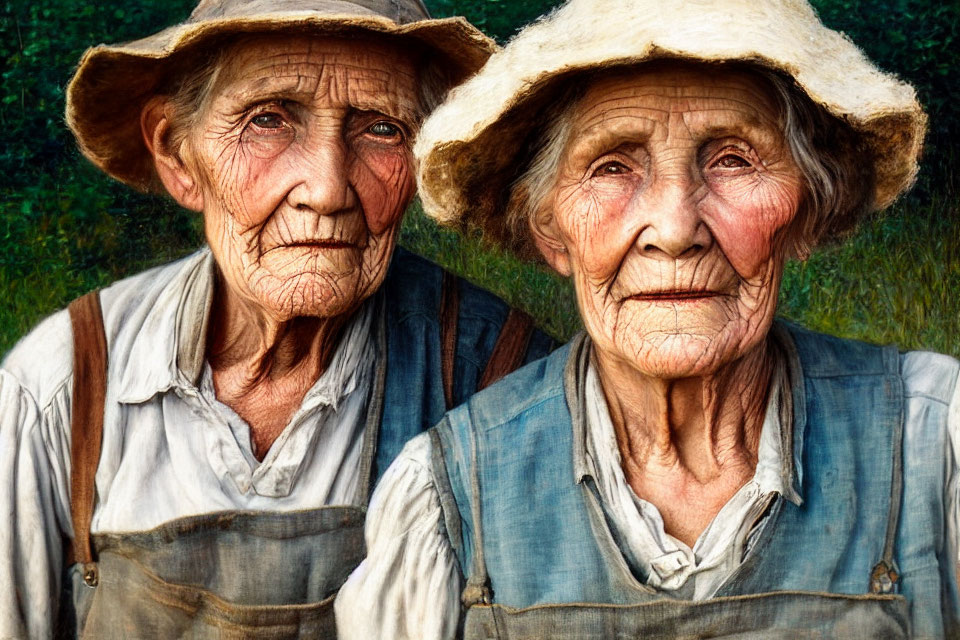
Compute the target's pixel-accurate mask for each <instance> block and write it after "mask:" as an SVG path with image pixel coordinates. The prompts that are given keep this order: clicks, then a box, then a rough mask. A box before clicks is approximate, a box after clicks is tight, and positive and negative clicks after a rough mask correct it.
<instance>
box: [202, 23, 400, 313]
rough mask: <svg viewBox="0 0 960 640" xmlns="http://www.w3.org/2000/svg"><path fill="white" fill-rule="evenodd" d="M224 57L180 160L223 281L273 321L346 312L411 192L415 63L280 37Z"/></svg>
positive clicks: (359, 47) (368, 284) (378, 273)
mask: <svg viewBox="0 0 960 640" xmlns="http://www.w3.org/2000/svg"><path fill="white" fill-rule="evenodd" d="M226 59H227V63H226V67H225V68H223V69H222V70H221V73H220V75H219V76H218V78H217V80H216V84H215V85H214V88H213V90H212V94H211V95H212V97H211V99H210V101H209V103H208V104H209V106H208V108H207V109H206V110H205V113H204V114H203V117H202V119H201V123H202V125H201V126H200V127H199V131H198V132H197V134H196V135H193V137H192V138H191V148H192V162H189V163H188V164H189V165H192V166H193V167H194V170H195V171H196V172H197V173H198V174H199V176H198V178H199V182H200V184H201V186H202V189H203V215H204V227H205V230H206V235H207V239H208V241H209V243H210V246H211V248H212V250H213V253H214V256H215V257H216V260H217V263H218V264H219V266H220V269H221V271H222V273H223V276H224V279H225V280H226V283H227V286H228V287H230V289H231V291H232V292H234V293H237V294H239V295H241V296H243V297H244V298H246V299H247V300H249V301H252V302H254V303H255V304H258V305H260V306H261V307H263V308H264V309H265V310H266V311H267V313H269V314H270V315H271V316H273V317H275V318H276V319H277V320H280V321H283V320H287V319H290V318H292V317H295V316H319V317H331V316H335V315H339V314H341V313H345V312H349V311H351V310H352V309H353V308H355V307H356V306H357V305H358V304H359V303H360V302H361V301H362V300H363V299H365V298H366V297H367V296H369V295H370V294H372V293H373V292H374V291H375V290H376V289H377V287H379V286H380V283H381V282H382V281H383V277H384V275H385V273H386V269H387V264H388V262H389V259H390V255H391V253H392V250H393V243H394V239H395V236H396V231H397V228H398V223H399V221H400V218H401V216H402V214H403V211H404V208H405V207H406V205H407V204H408V203H409V201H410V199H411V198H412V196H413V193H414V189H415V186H414V184H415V183H414V176H413V161H412V153H411V150H410V147H411V145H410V140H411V136H412V135H413V133H414V131H413V129H414V127H415V124H416V120H417V118H416V112H417V108H418V104H417V91H416V83H417V76H416V70H415V68H414V66H413V62H412V60H411V59H410V58H409V57H408V56H406V55H405V54H404V53H403V52H401V51H399V50H397V49H394V48H392V47H391V46H388V45H386V44H383V43H377V42H369V41H362V40H360V41H358V40H352V41H347V40H338V39H330V38H308V37H302V38H291V37H289V36H284V37H267V38H259V39H256V40H252V41H250V42H246V43H245V44H243V45H241V46H238V47H236V48H235V50H234V51H232V52H231V54H230V55H229V56H227V58H226Z"/></svg>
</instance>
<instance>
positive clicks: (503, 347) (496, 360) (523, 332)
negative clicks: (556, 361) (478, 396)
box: [477, 309, 533, 391]
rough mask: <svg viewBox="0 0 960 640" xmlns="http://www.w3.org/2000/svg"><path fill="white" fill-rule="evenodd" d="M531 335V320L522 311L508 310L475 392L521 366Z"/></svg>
mask: <svg viewBox="0 0 960 640" xmlns="http://www.w3.org/2000/svg"><path fill="white" fill-rule="evenodd" d="M531 334H533V318H531V317H530V316H528V315H527V314H525V313H524V312H523V311H518V310H516V309H510V313H508V314H507V319H506V321H505V322H504V323H503V327H501V328H500V335H498V336H497V342H496V343H495V344H494V345H493V352H492V353H491V354H490V359H489V360H488V361H487V367H486V368H485V369H484V370H483V375H482V376H480V382H478V383H477V391H480V390H481V389H486V388H487V387H489V386H490V385H491V384H493V383H494V382H496V381H497V380H499V379H500V378H502V377H503V376H505V375H507V374H508V373H510V372H511V371H514V370H515V369H517V368H518V367H519V366H520V365H521V364H523V358H524V356H525V355H526V354H527V345H528V344H529V343H530V336H531Z"/></svg>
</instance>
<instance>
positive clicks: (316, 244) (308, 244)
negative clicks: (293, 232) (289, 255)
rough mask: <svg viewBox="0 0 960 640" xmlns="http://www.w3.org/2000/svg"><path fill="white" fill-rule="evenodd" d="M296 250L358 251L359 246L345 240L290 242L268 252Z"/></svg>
mask: <svg viewBox="0 0 960 640" xmlns="http://www.w3.org/2000/svg"><path fill="white" fill-rule="evenodd" d="M295 248H305V249H356V248H357V245H355V244H354V243H352V242H347V241H345V240H332V239H331V240H301V241H298V242H288V243H286V244H281V245H277V246H276V247H272V248H271V249H268V251H274V250H276V249H295Z"/></svg>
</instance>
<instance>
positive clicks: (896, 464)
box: [870, 347, 904, 593]
mask: <svg viewBox="0 0 960 640" xmlns="http://www.w3.org/2000/svg"><path fill="white" fill-rule="evenodd" d="M883 364H884V369H885V370H886V372H887V376H888V377H887V381H885V384H889V383H890V379H891V378H892V377H894V376H895V377H894V381H895V383H896V384H899V385H900V389H898V390H897V391H898V392H899V394H900V395H901V402H900V419H899V420H897V421H896V425H895V426H894V431H893V437H892V439H891V446H892V448H893V465H892V466H893V469H892V473H891V475H892V478H891V481H890V511H889V515H888V517H887V532H886V537H885V539H884V544H883V557H882V558H881V559H880V562H878V563H877V564H876V565H875V566H874V567H873V570H872V571H871V572H870V591H871V592H872V593H893V590H894V586H895V585H896V583H897V580H898V579H899V578H900V575H899V572H898V570H897V565H896V561H895V560H894V557H893V554H894V542H895V540H896V537H897V525H898V524H899V522H900V506H901V503H902V500H903V420H904V416H903V401H902V395H903V390H902V385H903V382H902V381H901V379H900V355H899V352H898V351H897V349H896V348H895V347H885V348H884V350H883Z"/></svg>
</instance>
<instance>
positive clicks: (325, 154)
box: [287, 136, 358, 215]
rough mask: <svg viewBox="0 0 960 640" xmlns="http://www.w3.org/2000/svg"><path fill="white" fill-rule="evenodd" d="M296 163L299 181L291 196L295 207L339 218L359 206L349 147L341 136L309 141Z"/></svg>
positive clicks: (288, 200) (290, 201) (289, 197)
mask: <svg viewBox="0 0 960 640" xmlns="http://www.w3.org/2000/svg"><path fill="white" fill-rule="evenodd" d="M295 163H296V166H294V167H293V170H294V171H295V172H296V173H297V174H298V175H297V179H296V180H295V181H294V185H293V188H292V189H290V191H289V193H288V194H287V202H288V203H289V204H290V205H291V206H292V207H294V208H296V209H298V210H300V211H307V212H313V213H316V214H318V215H335V214H337V213H341V212H344V211H349V210H351V209H353V208H355V207H356V206H357V204H358V198H357V194H356V192H355V191H354V188H353V185H352V184H351V183H350V175H349V157H348V151H347V146H346V144H344V142H343V140H342V139H340V137H339V136H336V137H333V136H328V137H325V138H324V139H316V138H313V139H308V140H307V144H306V145H305V149H304V152H303V153H302V154H300V156H299V158H297V160H295Z"/></svg>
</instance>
